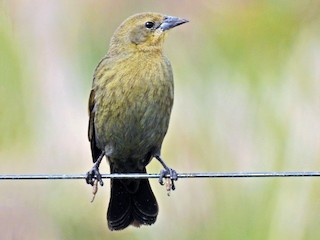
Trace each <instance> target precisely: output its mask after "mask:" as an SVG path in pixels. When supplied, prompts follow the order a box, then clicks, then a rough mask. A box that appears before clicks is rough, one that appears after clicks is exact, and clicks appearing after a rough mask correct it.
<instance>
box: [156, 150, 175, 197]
mask: <svg viewBox="0 0 320 240" xmlns="http://www.w3.org/2000/svg"><path fill="white" fill-rule="evenodd" d="M155 158H156V159H158V161H159V162H160V163H161V165H162V166H163V167H164V169H163V170H161V172H160V177H159V183H160V184H161V185H164V182H163V179H164V178H165V177H166V176H167V175H169V177H170V178H167V180H166V188H167V191H168V192H170V190H175V189H176V186H175V185H174V181H177V180H178V174H177V172H176V171H175V170H174V169H172V168H169V167H168V166H167V164H165V162H164V161H163V160H162V158H161V157H160V155H156V156H155Z"/></svg>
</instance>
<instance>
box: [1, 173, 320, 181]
mask: <svg viewBox="0 0 320 240" xmlns="http://www.w3.org/2000/svg"><path fill="white" fill-rule="evenodd" d="M101 176H102V178H109V179H110V178H114V179H115V178H117V179H128V178H133V179H146V178H159V177H160V175H159V174H145V173H143V174H142V173H128V174H115V173H113V174H101ZM167 177H169V176H167ZM266 177H320V172H208V173H178V178H266ZM85 178H86V174H4V175H0V180H70V179H73V180H76V179H85Z"/></svg>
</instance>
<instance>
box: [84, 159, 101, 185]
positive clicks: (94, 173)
mask: <svg viewBox="0 0 320 240" xmlns="http://www.w3.org/2000/svg"><path fill="white" fill-rule="evenodd" d="M96 181H97V182H99V183H100V186H103V181H102V177H101V174H100V172H99V167H98V166H97V165H96V164H95V165H93V167H92V169H91V170H90V171H89V172H87V176H86V182H87V184H90V185H92V186H94V185H95V182H96Z"/></svg>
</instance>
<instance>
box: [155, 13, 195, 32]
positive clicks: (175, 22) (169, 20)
mask: <svg viewBox="0 0 320 240" xmlns="http://www.w3.org/2000/svg"><path fill="white" fill-rule="evenodd" d="M187 22H189V21H188V20H186V19H182V18H178V17H171V16H166V17H165V18H164V20H163V22H162V23H161V24H160V26H159V28H160V29H162V31H166V30H168V29H171V28H174V27H176V26H179V25H181V24H184V23H187Z"/></svg>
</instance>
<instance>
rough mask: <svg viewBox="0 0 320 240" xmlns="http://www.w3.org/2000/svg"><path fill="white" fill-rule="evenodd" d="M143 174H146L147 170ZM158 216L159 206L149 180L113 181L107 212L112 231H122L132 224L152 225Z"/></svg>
mask: <svg viewBox="0 0 320 240" xmlns="http://www.w3.org/2000/svg"><path fill="white" fill-rule="evenodd" d="M111 172H113V171H112V170H111ZM143 173H146V169H145V168H144V169H143ZM157 215H158V204H157V200H156V198H155V196H154V194H153V192H152V190H151V187H150V184H149V181H148V179H134V180H124V179H111V196H110V202H109V207H108V212H107V220H108V227H109V229H110V230H122V229H124V228H126V227H128V226H129V225H130V224H132V225H133V226H135V227H140V225H151V224H153V223H155V221H156V219H157Z"/></svg>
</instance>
